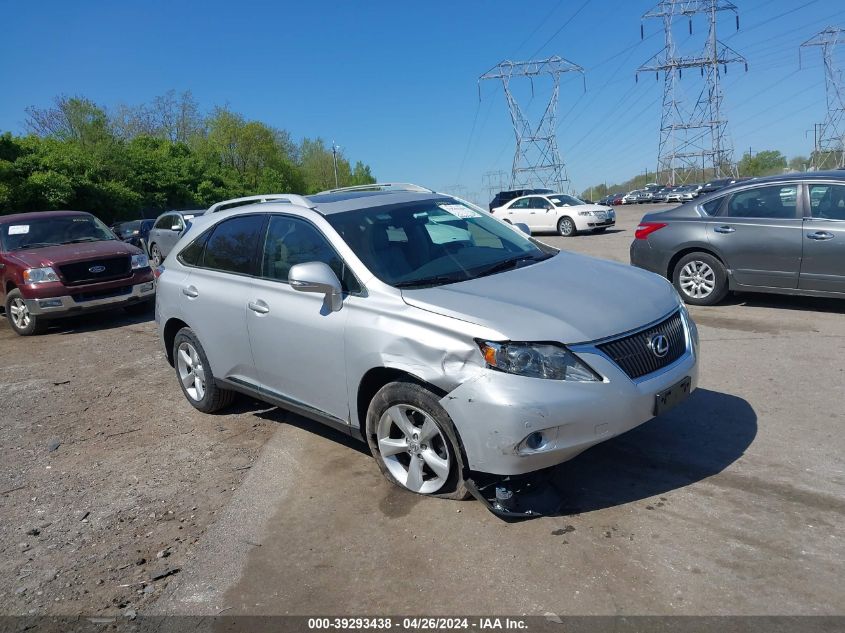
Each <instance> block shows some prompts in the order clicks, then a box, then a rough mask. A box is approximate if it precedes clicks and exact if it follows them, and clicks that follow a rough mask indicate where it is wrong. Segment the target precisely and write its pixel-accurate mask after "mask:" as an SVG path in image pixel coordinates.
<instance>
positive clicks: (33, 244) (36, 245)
mask: <svg viewBox="0 0 845 633" xmlns="http://www.w3.org/2000/svg"><path fill="white" fill-rule="evenodd" d="M45 246H60V244H57V243H56V242H30V243H29V244H24V245H23V246H18V247H17V248H15V249H12V250H16V251H25V250H26V249H28V248H44V247H45Z"/></svg>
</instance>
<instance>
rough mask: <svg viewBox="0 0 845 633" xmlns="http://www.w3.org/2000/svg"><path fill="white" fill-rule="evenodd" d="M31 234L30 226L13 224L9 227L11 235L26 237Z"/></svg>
mask: <svg viewBox="0 0 845 633" xmlns="http://www.w3.org/2000/svg"><path fill="white" fill-rule="evenodd" d="M27 233H29V224H12V225H10V226H9V235H26V234H27Z"/></svg>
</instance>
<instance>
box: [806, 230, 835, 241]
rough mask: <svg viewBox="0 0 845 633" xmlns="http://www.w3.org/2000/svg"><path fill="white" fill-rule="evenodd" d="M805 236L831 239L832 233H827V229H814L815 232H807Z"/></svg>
mask: <svg viewBox="0 0 845 633" xmlns="http://www.w3.org/2000/svg"><path fill="white" fill-rule="evenodd" d="M807 238H809V239H811V240H819V241H824V240H832V239H833V233H828V232H827V231H816V232H815V233H807Z"/></svg>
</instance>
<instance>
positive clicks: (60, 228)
mask: <svg viewBox="0 0 845 633" xmlns="http://www.w3.org/2000/svg"><path fill="white" fill-rule="evenodd" d="M116 239H117V237H116V236H115V234H114V233H113V232H112V231H111V229H109V227H107V226H106V225H105V224H103V223H102V222H100V220H98V219H97V218H95V217H94V216H93V215H87V214H85V215H64V216H58V217H56V216H45V217H43V218H39V217H33V218H30V219H27V220H20V221H16V222H13V223H10V224H3V225H0V245H2V247H3V250H4V251H18V250H25V249H29V248H41V247H44V246H57V245H59V244H80V243H83V242H101V241H105V240H116Z"/></svg>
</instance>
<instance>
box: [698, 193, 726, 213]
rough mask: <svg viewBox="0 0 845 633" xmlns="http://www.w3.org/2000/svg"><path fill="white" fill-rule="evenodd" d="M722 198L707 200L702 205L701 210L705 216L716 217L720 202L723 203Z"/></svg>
mask: <svg viewBox="0 0 845 633" xmlns="http://www.w3.org/2000/svg"><path fill="white" fill-rule="evenodd" d="M724 200H725V198H724V196H722V197H720V198H714V199H713V200H708V201H707V202H705V203H704V204H702V205H699V206H700V207H701V210H702V211H704V213H706V214H707V215H716V214H717V213H718V212H719V207H721V206H722V202H724Z"/></svg>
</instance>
